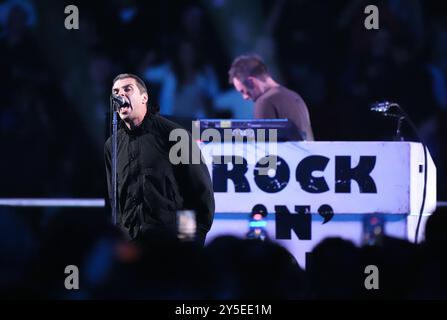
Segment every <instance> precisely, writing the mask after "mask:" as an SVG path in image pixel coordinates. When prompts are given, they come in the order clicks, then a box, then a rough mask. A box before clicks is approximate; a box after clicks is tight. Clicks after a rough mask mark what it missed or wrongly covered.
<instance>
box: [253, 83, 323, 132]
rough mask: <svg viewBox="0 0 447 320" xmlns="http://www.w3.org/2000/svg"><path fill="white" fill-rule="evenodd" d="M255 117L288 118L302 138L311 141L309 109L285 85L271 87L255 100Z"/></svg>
mask: <svg viewBox="0 0 447 320" xmlns="http://www.w3.org/2000/svg"><path fill="white" fill-rule="evenodd" d="M254 114H255V118H256V119H282V118H286V119H289V120H290V121H291V122H293V124H294V125H295V126H296V127H297V128H298V130H299V131H300V133H301V136H302V137H303V140H306V141H313V140H314V134H313V132H312V126H311V124H310V116H309V110H308V109H307V106H306V103H305V102H304V100H303V99H302V98H301V96H300V95H299V94H298V93H296V92H294V91H292V90H289V89H287V88H285V87H282V86H279V87H273V88H271V89H269V90H267V91H266V92H264V93H263V94H262V95H261V96H259V97H258V98H257V99H256V101H255V112H254Z"/></svg>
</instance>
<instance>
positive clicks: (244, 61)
mask: <svg viewBox="0 0 447 320" xmlns="http://www.w3.org/2000/svg"><path fill="white" fill-rule="evenodd" d="M228 75H229V78H228V81H229V82H230V83H233V79H234V78H237V79H239V80H241V81H244V80H246V79H247V78H248V77H255V78H260V79H264V78H265V76H267V75H269V73H268V71H267V66H266V65H265V63H264V61H262V58H261V57H260V56H258V55H256V54H248V55H242V56H239V57H237V58H236V59H234V61H233V63H232V64H231V68H230V71H228Z"/></svg>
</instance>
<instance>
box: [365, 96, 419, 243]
mask: <svg viewBox="0 0 447 320" xmlns="http://www.w3.org/2000/svg"><path fill="white" fill-rule="evenodd" d="M385 104H386V105H385V106H384V107H383V108H381V107H379V108H375V109H371V110H373V111H377V112H382V113H383V115H384V116H386V117H396V118H398V123H397V131H396V137H395V140H398V141H401V140H402V137H401V133H400V128H401V125H402V121H403V120H404V119H406V120H407V122H408V124H409V125H410V127H411V129H412V130H413V131H414V133H415V134H416V137H417V139H418V140H419V142H420V143H421V144H422V148H423V151H424V187H423V190H422V203H421V207H420V209H419V217H418V221H417V225H416V232H415V236H414V242H415V243H416V244H417V243H418V238H419V229H420V226H421V220H422V214H423V212H424V208H425V198H426V197H427V176H428V168H427V166H428V161H427V145H426V144H425V142H424V140H422V138H421V136H420V134H419V130H418V129H417V127H416V125H415V124H414V122H413V121H412V120H411V118H410V117H409V116H408V114H407V113H406V112H405V110H404V108H402V107H401V106H400V105H399V104H397V103H385ZM391 107H396V108H397V109H398V110H399V111H400V112H399V113H398V114H396V113H391V112H388V111H389V109H390V108H391Z"/></svg>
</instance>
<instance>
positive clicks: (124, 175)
mask: <svg viewBox="0 0 447 320" xmlns="http://www.w3.org/2000/svg"><path fill="white" fill-rule="evenodd" d="M177 128H181V127H180V126H179V125H177V124H175V123H173V122H171V121H169V120H167V119H165V118H163V117H162V116H159V115H154V114H149V111H148V112H147V114H146V117H145V118H144V120H143V122H142V123H141V125H140V126H138V127H137V128H135V129H132V130H130V129H128V128H127V126H125V125H124V124H123V125H122V126H121V128H120V129H119V130H118V136H117V141H118V147H117V154H118V155H117V193H118V205H117V206H118V208H117V222H118V224H119V226H120V227H122V228H123V229H124V230H125V231H126V233H127V234H128V236H129V238H130V239H135V238H137V237H138V235H139V234H140V233H141V232H144V230H146V229H151V228H154V227H168V228H175V223H176V212H177V210H183V209H191V210H195V212H196V220H197V233H198V236H200V237H203V238H204V236H205V235H206V233H207V232H208V230H209V229H210V227H211V224H212V221H213V218H214V194H213V188H212V183H211V178H210V175H209V172H208V169H207V167H206V165H205V164H204V163H201V164H177V165H173V164H172V163H171V162H170V161H169V150H170V148H171V147H172V145H173V144H174V143H175V142H172V141H169V134H170V132H171V130H173V129H177ZM188 136H189V141H188V143H189V145H190V148H192V149H194V151H195V152H200V151H198V147H197V145H196V144H195V142H192V143H191V136H190V135H188ZM111 142H112V140H111V138H109V139H108V140H107V141H106V143H105V146H104V155H105V165H106V173H107V185H108V191H109V198H110V200H111V199H112V190H113V188H112V185H111V181H112V178H111V173H112V170H111V168H112V160H111V159H112V158H111V156H112V144H111ZM192 149H190V151H192ZM190 154H191V152H190Z"/></svg>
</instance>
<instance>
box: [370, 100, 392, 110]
mask: <svg viewBox="0 0 447 320" xmlns="http://www.w3.org/2000/svg"><path fill="white" fill-rule="evenodd" d="M394 105H395V104H394V103H392V102H389V101H384V102H374V103H372V104H371V106H370V110H371V111H375V112H381V113H384V112H388V110H390V108H391V107H392V106H394Z"/></svg>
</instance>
